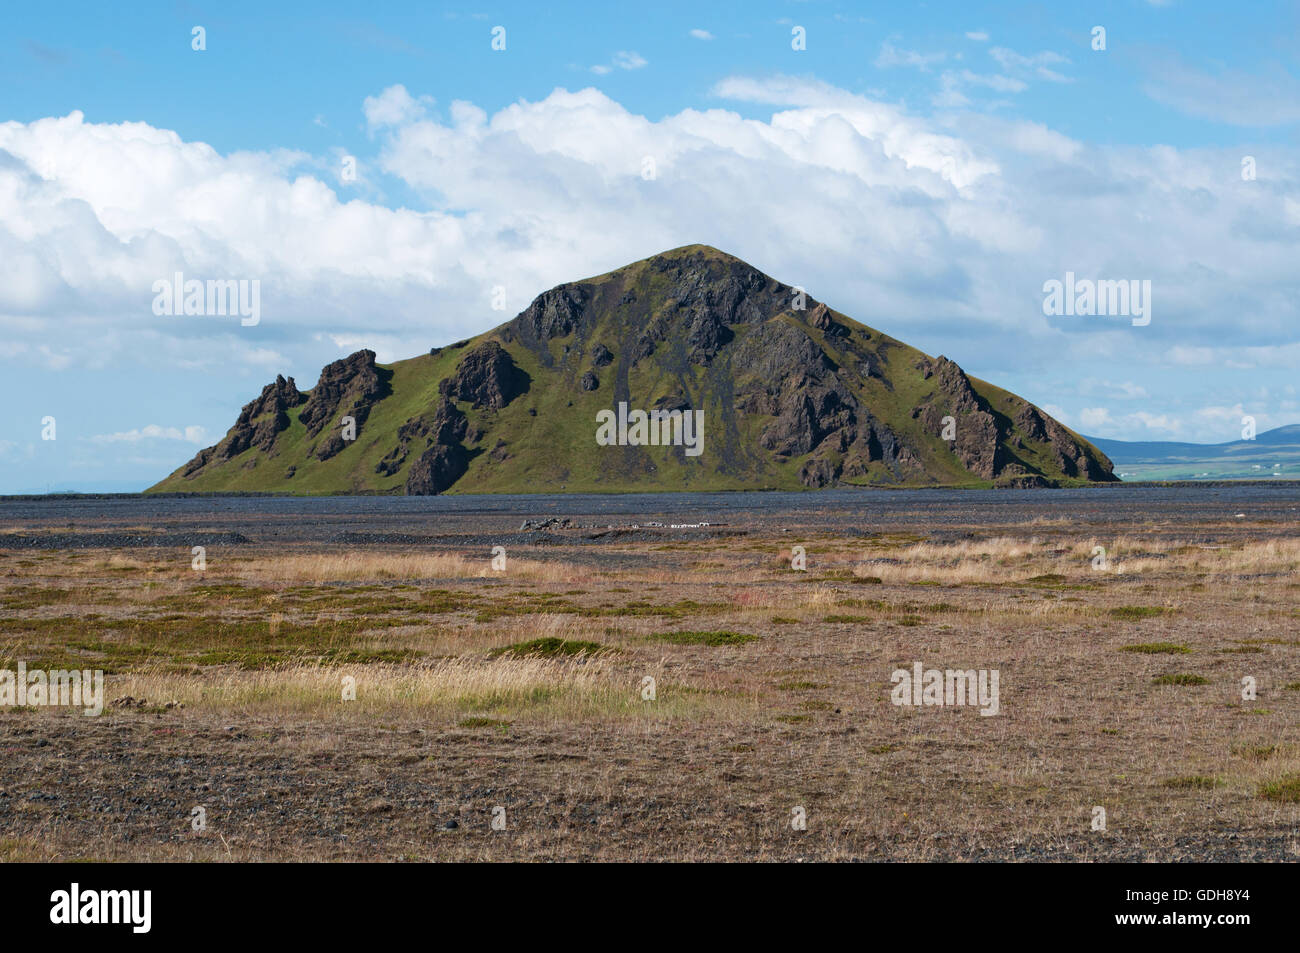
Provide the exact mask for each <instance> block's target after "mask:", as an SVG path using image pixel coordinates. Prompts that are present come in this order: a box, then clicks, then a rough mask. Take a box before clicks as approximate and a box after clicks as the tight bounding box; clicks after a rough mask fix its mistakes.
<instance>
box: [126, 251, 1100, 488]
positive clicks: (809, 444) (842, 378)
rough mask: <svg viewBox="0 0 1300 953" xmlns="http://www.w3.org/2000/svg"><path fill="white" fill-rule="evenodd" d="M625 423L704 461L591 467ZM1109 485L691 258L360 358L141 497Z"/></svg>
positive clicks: (1084, 464) (935, 368)
mask: <svg viewBox="0 0 1300 953" xmlns="http://www.w3.org/2000/svg"><path fill="white" fill-rule="evenodd" d="M620 403H624V404H627V405H628V406H630V407H634V408H637V409H639V410H641V411H643V412H646V413H653V412H656V411H657V412H659V413H661V414H664V415H672V414H674V413H677V414H679V415H680V414H681V413H685V412H688V411H689V412H694V413H695V414H697V415H698V416H699V417H700V419H701V420H702V421H703V424H704V434H705V441H704V444H703V447H704V449H703V452H702V453H701V454H700V455H698V456H692V455H689V454H687V453H686V452H685V451H684V448H683V447H681V446H644V445H640V446H638V445H619V446H600V445H598V443H597V441H596V439H595V435H596V430H597V424H596V421H597V416H596V415H597V413H598V412H599V411H601V410H609V409H611V408H616V407H617V406H618V405H619V404H620ZM345 418H349V419H348V420H345ZM352 430H354V431H355V432H354V433H352V432H351V431H352ZM945 438H947V439H945ZM1111 470H1112V468H1111V464H1110V461H1109V460H1108V459H1107V458H1106V456H1105V455H1104V454H1103V453H1101V452H1100V451H1099V450H1098V449H1097V448H1095V447H1094V446H1092V445H1091V444H1090V443H1089V442H1088V441H1087V440H1085V439H1084V438H1082V437H1080V436H1079V435H1078V434H1076V433H1074V432H1073V431H1070V430H1069V429H1068V428H1066V427H1064V426H1063V425H1061V424H1060V423H1059V422H1057V421H1056V420H1054V419H1053V418H1051V417H1050V416H1049V415H1047V414H1046V413H1045V412H1043V411H1042V410H1041V409H1039V408H1037V407H1035V406H1034V405H1033V404H1031V403H1029V402H1028V401H1025V400H1023V399H1022V398H1019V397H1017V396H1016V395H1014V394H1010V393H1008V392H1007V391H1004V390H1002V389H1000V388H997V387H995V386H994V385H992V384H989V383H987V382H985V381H981V380H978V379H976V378H971V377H969V376H968V375H966V374H965V372H964V371H962V370H961V368H960V367H958V366H957V365H956V364H955V363H953V362H952V361H950V360H948V359H947V358H945V357H943V356H942V355H940V356H939V357H937V358H932V357H930V356H929V355H926V354H923V353H922V352H920V351H917V350H916V349H915V348H911V347H910V346H908V345H906V344H904V343H903V342H901V341H898V340H896V339H894V338H892V337H890V336H889V335H886V334H883V333H882V332H880V331H877V330H875V329H873V328H870V327H867V326H866V325H863V324H861V323H859V322H857V321H854V320H853V319H851V318H848V317H847V316H845V315H843V314H841V313H839V312H837V311H834V310H833V309H831V308H829V307H828V306H827V305H825V304H823V303H821V302H818V301H816V300H815V299H813V298H812V297H811V296H807V295H806V294H804V293H802V292H801V291H800V290H799V289H796V288H794V287H793V286H790V285H786V284H784V283H782V282H779V281H777V280H776V279H774V278H771V277H769V276H768V275H766V274H764V273H762V272H760V271H758V270H757V269H755V268H753V267H752V266H750V265H748V264H747V263H745V262H743V261H741V260H740V259H738V258H735V257H734V256H731V255H728V254H726V253H724V252H721V251H719V250H718V249H716V248H712V247H710V246H707V245H687V246H683V247H681V248H677V249H672V250H670V251H667V252H663V253H661V254H658V255H654V256H651V257H649V258H646V259H642V260H640V261H637V262H632V263H631V264H628V265H625V266H623V267H621V268H618V269H615V270H614V271H610V272H606V273H605V274H603V275H598V276H595V277H593V278H588V279H583V280H580V281H574V282H566V283H564V284H561V285H557V286H556V287H554V288H551V289H550V290H548V291H545V292H543V293H542V294H540V295H538V296H537V297H536V298H535V299H534V300H533V301H532V302H531V303H530V304H529V306H528V307H527V308H525V309H524V310H523V311H521V312H520V313H519V314H518V315H516V316H515V317H514V318H513V319H511V320H509V321H507V322H505V323H504V324H501V325H498V326H497V327H495V328H492V329H490V330H488V331H485V332H483V333H482V334H479V335H476V336H475V337H473V338H469V339H467V340H465V341H461V342H457V343H456V344H453V345H450V346H448V347H444V348H433V349H431V350H430V352H429V353H428V354H426V355H420V356H417V357H413V358H408V359H406V360H403V361H397V362H394V363H393V364H390V365H382V364H378V363H377V362H376V360H375V354H374V352H373V351H369V350H362V351H358V352H356V353H354V354H352V355H349V356H348V357H346V358H342V359H340V360H338V361H334V362H332V363H330V364H328V365H327V366H326V367H325V368H324V369H323V370H322V372H321V377H320V380H319V381H318V383H317V384H316V386H315V387H313V388H312V389H311V390H309V391H302V390H299V389H298V387H297V385H296V383H295V382H294V381H293V379H292V378H287V379H286V378H284V377H283V376H278V377H277V378H276V380H275V381H274V382H272V383H271V384H269V385H267V386H266V387H265V388H263V391H262V393H261V395H259V396H258V397H257V398H255V399H254V400H253V401H251V402H250V403H249V404H247V405H245V407H244V408H243V410H242V412H241V414H240V416H239V419H238V420H237V421H236V423H235V426H233V427H232V428H231V429H230V431H229V432H228V433H227V434H226V436H225V438H223V440H222V441H220V442H219V443H217V444H216V445H214V446H212V447H208V448H205V449H204V450H202V451H200V452H199V453H198V454H197V455H196V456H195V457H194V458H193V459H192V460H190V461H189V462H188V463H187V464H185V465H184V466H182V467H180V468H179V469H177V470H176V471H175V472H173V473H172V474H171V475H170V476H168V477H167V478H166V479H164V480H162V481H161V482H159V483H158V484H157V485H155V486H154V487H152V488H150V491H147V492H164V491H166V492H173V491H181V492H196V491H197V492H216V491H231V490H234V491H241V490H275V491H288V492H302V493H350V492H383V493H406V494H409V495H423V494H430V493H442V492H458V493H459V492H490V493H508V492H529V491H531V492H536V491H537V489H538V488H539V487H546V488H547V489H549V490H559V491H567V492H624V491H670V490H696V489H698V490H713V489H795V488H801V487H802V488H819V487H825V486H834V485H864V486H882V485H896V486H911V485H916V486H940V485H961V486H967V485H975V486H992V485H1006V486H1035V485H1039V486H1043V485H1071V484H1075V483H1087V482H1110V481H1113V480H1115V479H1116V478H1115V477H1114V475H1113V473H1112V472H1111Z"/></svg>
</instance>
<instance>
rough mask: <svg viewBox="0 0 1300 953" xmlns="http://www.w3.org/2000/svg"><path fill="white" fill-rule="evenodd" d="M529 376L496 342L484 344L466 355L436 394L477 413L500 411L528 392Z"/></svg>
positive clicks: (439, 386) (441, 384)
mask: <svg viewBox="0 0 1300 953" xmlns="http://www.w3.org/2000/svg"><path fill="white" fill-rule="evenodd" d="M528 384H529V381H528V375H527V374H525V373H524V372H523V371H521V370H520V369H519V368H518V367H517V366H516V365H515V361H514V358H512V357H511V356H510V352H509V351H507V350H506V349H505V348H503V347H502V346H501V345H500V344H498V343H497V342H496V341H486V342H484V343H483V344H480V345H479V346H478V347H476V348H474V350H472V351H469V352H468V353H467V354H466V355H465V356H464V357H463V358H462V359H461V362H460V365H459V366H458V367H457V368H456V372H455V373H454V374H453V375H452V376H451V377H448V378H445V379H444V380H443V381H442V382H441V383H440V384H439V385H438V390H439V391H440V392H441V393H442V395H443V396H444V397H447V398H449V399H451V400H464V401H468V402H469V403H470V405H471V406H473V407H475V408H476V409H487V410H500V409H501V408H503V407H505V406H506V405H507V404H509V403H510V402H511V401H512V400H514V399H515V398H516V397H518V396H519V395H520V394H522V393H524V392H525V391H527V390H528Z"/></svg>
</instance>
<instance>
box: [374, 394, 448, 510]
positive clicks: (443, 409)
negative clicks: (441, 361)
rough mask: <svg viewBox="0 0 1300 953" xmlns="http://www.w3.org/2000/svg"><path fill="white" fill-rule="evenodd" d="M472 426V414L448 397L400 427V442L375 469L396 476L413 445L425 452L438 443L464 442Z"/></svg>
mask: <svg viewBox="0 0 1300 953" xmlns="http://www.w3.org/2000/svg"><path fill="white" fill-rule="evenodd" d="M468 430H469V420H468V418H466V416H465V415H464V414H463V413H461V411H460V410H459V409H458V408H457V407H456V405H455V404H453V403H452V402H451V401H449V400H446V399H445V398H444V399H443V400H442V401H441V402H440V403H439V404H438V407H437V409H436V410H435V411H434V412H433V413H432V414H425V415H422V416H419V417H413V418H412V419H410V420H408V421H407V422H406V423H404V424H402V426H400V427H398V428H397V446H395V447H393V449H392V450H390V451H389V452H388V453H387V454H385V456H384V458H383V459H382V460H380V461H379V463H378V464H377V465H376V466H375V472H376V473H379V474H381V475H383V476H392V475H393V474H394V473H396V472H397V471H398V470H400V469H402V467H403V465H404V464H405V463H406V459H407V457H408V456H409V454H410V452H411V448H412V446H413V445H414V446H415V447H417V448H418V449H417V450H416V452H417V453H419V454H420V455H421V456H423V455H424V453H425V452H427V451H428V450H431V449H433V448H434V447H446V448H450V447H453V446H460V444H461V442H462V441H463V440H464V439H465V436H466V433H467V432H468ZM419 482H420V481H417V483H419ZM437 492H441V491H437Z"/></svg>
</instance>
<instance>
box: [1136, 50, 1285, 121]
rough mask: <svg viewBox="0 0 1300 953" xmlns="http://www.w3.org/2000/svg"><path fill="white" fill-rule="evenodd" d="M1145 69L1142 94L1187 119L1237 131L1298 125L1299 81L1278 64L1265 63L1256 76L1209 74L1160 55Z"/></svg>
mask: <svg viewBox="0 0 1300 953" xmlns="http://www.w3.org/2000/svg"><path fill="white" fill-rule="evenodd" d="M1148 70H1149V72H1148V76H1147V79H1146V81H1145V83H1144V86H1143V89H1144V91H1145V92H1146V94H1147V95H1148V96H1150V97H1151V98H1152V99H1154V100H1155V101H1156V102H1158V103H1162V104H1164V105H1166V106H1170V107H1172V108H1174V109H1176V110H1178V111H1179V112H1181V113H1184V114H1186V115H1189V116H1196V117H1198V118H1201V119H1211V120H1214V121H1216V122H1223V123H1228V124H1231V125H1236V126H1284V125H1291V124H1293V123H1296V122H1300V78H1297V77H1296V76H1295V75H1294V74H1293V73H1292V72H1291V71H1289V70H1287V69H1286V68H1285V67H1283V66H1281V65H1280V64H1278V63H1275V62H1271V63H1266V64H1263V65H1262V67H1261V68H1260V70H1259V71H1258V72H1255V73H1247V72H1244V71H1242V70H1229V69H1223V70H1219V71H1218V72H1215V73H1211V72H1207V71H1205V70H1201V69H1197V68H1196V67H1193V66H1189V65H1188V64H1186V63H1184V62H1182V61H1181V60H1180V59H1178V58H1176V57H1169V56H1162V57H1160V58H1158V59H1156V60H1154V61H1152V62H1151V63H1150V64H1149V65H1148Z"/></svg>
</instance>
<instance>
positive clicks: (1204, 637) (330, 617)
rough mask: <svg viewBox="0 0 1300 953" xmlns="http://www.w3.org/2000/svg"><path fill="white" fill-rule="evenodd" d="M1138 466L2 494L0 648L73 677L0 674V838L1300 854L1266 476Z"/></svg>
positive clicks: (13, 853) (108, 855) (1295, 753)
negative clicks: (930, 490) (149, 494)
mask: <svg viewBox="0 0 1300 953" xmlns="http://www.w3.org/2000/svg"><path fill="white" fill-rule="evenodd" d="M1103 493H1104V494H1109V495H1102V494H1103ZM1133 493H1134V491H1124V490H1108V491H1098V496H1097V497H1096V498H1095V499H1093V500H1092V502H1090V503H1089V504H1088V505H1077V504H1072V505H1070V506H1067V507H1064V508H1062V507H1061V506H1058V505H1057V503H1056V501H1057V499H1058V498H1055V497H1052V496H1050V495H1046V494H1045V495H1044V496H1043V497H1042V500H1043V503H1042V505H1039V504H1036V503H1034V502H1032V499H1033V498H1032V496H1031V497H1026V499H1030V500H1031V502H1027V503H1025V502H1016V503H1015V504H1014V505H998V506H995V507H987V508H985V509H983V510H981V509H980V508H978V507H971V506H970V505H968V498H967V497H963V498H962V500H963V502H961V503H960V505H958V504H957V503H954V504H953V506H952V507H949V508H947V509H945V508H944V507H943V504H942V503H931V502H926V503H925V505H924V506H920V505H919V504H917V503H916V500H917V499H918V498H917V497H908V496H907V495H906V494H899V495H898V497H897V502H895V503H893V504H890V505H888V506H883V507H881V508H879V509H878V510H877V511H873V512H870V513H867V512H864V510H863V509H862V508H861V507H860V506H857V505H855V504H853V503H851V502H849V503H846V502H843V501H842V498H839V497H834V498H829V502H821V503H818V502H808V503H805V504H803V505H802V506H801V507H800V508H798V509H790V510H787V511H784V512H774V511H773V510H772V508H771V507H770V506H768V505H766V504H765V505H764V506H763V507H761V508H760V509H756V510H755V511H753V512H746V510H745V508H744V507H743V506H734V507H732V508H731V510H730V511H729V512H727V513H726V514H725V519H717V520H715V521H708V520H707V519H706V518H701V515H700V513H699V512H698V511H695V510H692V511H691V512H690V513H688V514H687V515H685V516H683V515H680V514H679V515H672V514H668V513H665V514H662V515H659V516H656V515H653V514H652V515H651V517H650V518H649V519H646V518H635V519H634V518H630V517H628V516H627V515H622V514H614V515H610V514H607V513H588V514H582V513H577V512H571V513H569V514H568V515H562V516H557V515H555V514H552V513H549V512H538V511H537V510H532V511H528V510H526V508H524V507H523V505H522V504H517V505H515V506H507V507H501V508H494V509H493V510H492V512H477V513H476V512H460V513H452V514H449V513H429V514H425V515H421V516H412V515H409V514H408V515H407V516H405V517H403V518H402V520H401V521H400V523H399V522H398V521H395V520H392V519H390V518H389V516H388V515H385V514H383V513H382V510H381V511H379V515H378V516H374V517H373V518H361V517H351V518H344V517H338V518H337V519H336V521H335V523H334V524H333V525H332V528H330V529H329V530H328V531H325V530H322V526H323V525H325V524H326V522H327V521H326V520H325V519H324V518H323V517H322V518H321V519H311V518H310V516H311V514H310V507H311V505H312V504H311V501H302V502H299V503H298V504H296V505H297V506H298V507H299V508H300V509H298V510H295V512H294V513H291V514H287V515H286V514H284V513H281V514H279V515H275V516H269V515H267V514H266V513H261V514H260V515H259V513H258V512H251V513H250V512H243V511H227V510H225V509H223V508H222V507H221V506H216V505H212V504H207V505H206V506H207V508H206V509H205V508H204V505H201V504H196V503H194V502H193V501H183V502H184V503H185V506H184V507H181V506H179V501H178V505H177V506H175V507H169V506H167V505H166V502H168V501H162V502H157V503H154V504H153V510H147V509H145V508H143V507H134V508H128V509H127V510H125V511H121V510H117V509H113V508H111V507H105V508H102V509H100V510H97V511H85V510H77V511H76V512H75V513H72V514H71V515H70V514H69V511H67V510H60V509H59V508H58V507H57V506H56V505H51V507H50V509H49V510H48V512H36V511H33V510H31V509H27V510H23V511H22V512H19V511H17V510H15V509H9V510H6V509H4V504H0V669H9V670H15V669H16V667H17V665H18V663H19V662H22V663H23V664H24V665H25V666H26V668H27V669H28V670H29V671H31V670H42V671H52V670H60V669H62V670H70V669H73V668H76V669H78V670H94V669H98V670H102V671H103V672H104V673H105V680H106V684H105V689H104V698H103V702H104V709H103V712H102V714H98V715H90V716H87V715H85V714H83V713H82V712H81V710H80V709H77V710H72V709H70V708H68V707H60V706H46V705H27V706H23V707H19V706H17V705H12V704H11V705H7V706H6V705H0V751H2V752H3V757H0V859H3V860H72V859H96V860H166V859H177V860H187V859H193V860H225V859H231V860H247V859H254V860H397V861H401V860H408V861H426V860H485V861H499V860H713V859H720V860H796V859H808V860H876V861H879V860H897V861H929V860H976V861H993V860H997V861H1003V860H1034V861H1042V860H1192V861H1214V860H1270V861H1295V860H1297V859H1300V738H1298V737H1297V735H1298V731H1297V730H1298V729H1300V717H1298V715H1300V633H1298V632H1297V629H1298V628H1300V626H1298V625H1297V621H1298V620H1300V533H1297V532H1296V522H1295V519H1296V516H1297V515H1300V490H1294V491H1291V495H1290V496H1287V495H1285V494H1283V495H1282V496H1275V497H1273V498H1271V500H1270V502H1269V504H1268V506H1266V507H1265V506H1258V507H1254V508H1251V509H1250V510H1249V511H1244V510H1243V509H1241V508H1239V507H1243V506H1244V505H1245V504H1242V503H1240V501H1236V500H1233V499H1231V498H1228V499H1225V500H1221V501H1218V502H1214V501H1213V500H1211V499H1209V498H1207V497H1206V496H1205V495H1204V494H1202V495H1200V496H1197V495H1196V492H1195V491H1189V494H1190V496H1189V500H1190V502H1188V503H1186V504H1185V505H1184V504H1182V503H1180V502H1178V499H1177V498H1176V497H1175V498H1168V497H1160V498H1159V499H1155V498H1149V497H1135V496H1134V495H1133ZM808 498H809V495H805V497H803V499H808ZM989 498H996V495H995V494H992V495H991V496H990V497H989ZM849 499H850V500H851V499H852V498H849ZM927 500H928V498H927ZM377 505H378V504H377ZM1238 513H1241V514H1242V515H1240V516H1238ZM142 514H143V515H142ZM707 515H708V514H707V513H706V514H705V517H707ZM331 519H334V517H331ZM525 519H528V520H532V521H534V522H533V524H532V525H529V526H524V525H523V520H525ZM547 519H551V520H554V522H551V523H545V522H543V523H542V525H537V521H544V520H547ZM706 521H707V522H710V523H711V525H708V526H701V525H698V524H699V523H700V522H706ZM652 523H662V524H663V525H651V524H652ZM674 523H676V524H677V525H674ZM722 524H725V525H722ZM295 526H298V527H299V529H295ZM191 544H193V545H191ZM195 545H197V546H202V556H201V557H200V556H199V555H196V554H195V553H194V551H193V549H194V546H195ZM495 546H499V547H500V549H499V550H497V551H496V553H495V559H496V562H495V563H494V551H493V547H495ZM801 554H802V555H801ZM800 566H802V567H803V568H799V567H800ZM916 663H920V664H921V666H922V668H923V669H939V670H941V671H944V672H946V671H947V670H954V671H967V670H974V671H976V672H977V673H978V672H984V673H993V672H996V673H997V674H998V676H999V688H998V696H997V711H996V714H991V715H984V714H981V708H982V707H983V709H984V710H988V708H989V707H990V706H988V705H987V704H986V705H983V706H981V705H979V704H973V705H972V704H952V705H949V704H943V705H919V706H917V705H911V704H896V703H895V700H896V699H895V695H896V692H895V673H896V672H898V671H899V670H902V671H906V672H908V673H910V672H911V671H913V666H914V665H915V664H916ZM1244 679H1245V680H1249V681H1248V682H1243V680H1244ZM1252 689H1253V691H1252ZM1099 812H1104V816H1103V814H1101V813H1099Z"/></svg>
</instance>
